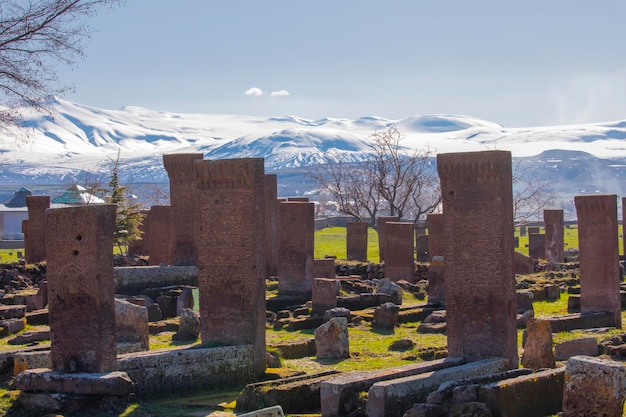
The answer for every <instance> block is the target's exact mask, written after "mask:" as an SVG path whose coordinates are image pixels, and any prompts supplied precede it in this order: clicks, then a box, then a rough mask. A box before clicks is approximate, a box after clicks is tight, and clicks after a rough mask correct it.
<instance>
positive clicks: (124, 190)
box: [106, 150, 144, 254]
mask: <svg viewBox="0 0 626 417" xmlns="http://www.w3.org/2000/svg"><path fill="white" fill-rule="evenodd" d="M119 166H120V151H119V150H118V151H117V158H116V159H115V161H113V168H112V170H111V180H110V181H109V184H108V190H107V196H106V202H107V203H109V204H117V218H116V221H115V233H114V241H115V245H116V246H117V247H118V249H119V250H120V253H122V254H125V253H126V250H127V248H128V244H129V243H130V242H131V241H133V240H137V239H139V238H140V237H141V230H140V229H139V227H140V225H141V223H142V222H143V218H144V215H143V214H142V213H140V212H139V208H140V206H139V204H133V203H132V202H131V200H130V199H129V198H128V186H122V185H121V184H120V178H119Z"/></svg>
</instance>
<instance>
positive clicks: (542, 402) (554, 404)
mask: <svg viewBox="0 0 626 417" xmlns="http://www.w3.org/2000/svg"><path fill="white" fill-rule="evenodd" d="M564 375H565V368H557V369H550V370H545V371H539V372H535V373H532V374H530V375H523V376H519V377H516V378H511V379H506V380H503V381H500V382H496V383H492V384H488V385H484V386H482V387H481V388H480V390H479V393H478V399H479V401H481V402H484V403H487V404H488V405H489V408H490V409H491V411H492V412H493V414H494V415H496V416H507V417H544V416H549V415H553V414H556V413H557V412H559V411H560V410H561V403H562V401H563V379H564Z"/></svg>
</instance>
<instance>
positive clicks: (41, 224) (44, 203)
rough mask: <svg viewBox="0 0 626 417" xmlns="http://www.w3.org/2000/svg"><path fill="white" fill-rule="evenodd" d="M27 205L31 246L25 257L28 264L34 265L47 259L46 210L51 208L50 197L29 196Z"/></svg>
mask: <svg viewBox="0 0 626 417" xmlns="http://www.w3.org/2000/svg"><path fill="white" fill-rule="evenodd" d="M26 205H27V206H28V241H29V245H27V246H28V250H24V252H26V253H25V254H24V257H25V259H26V262H27V263H29V264H34V263H36V262H42V261H44V260H45V259H46V209H47V208H49V207H50V197H49V196H40V195H27V196H26ZM24 249H26V248H24Z"/></svg>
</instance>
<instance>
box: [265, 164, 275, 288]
mask: <svg viewBox="0 0 626 417" xmlns="http://www.w3.org/2000/svg"><path fill="white" fill-rule="evenodd" d="M263 204H264V209H263V213H264V216H265V218H264V219H263V221H264V224H263V227H264V228H265V231H264V236H265V241H264V245H265V246H264V259H265V276H266V277H272V276H276V274H278V177H277V175H276V174H265V175H264V191H263Z"/></svg>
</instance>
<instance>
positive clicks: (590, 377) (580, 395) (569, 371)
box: [563, 356, 626, 417]
mask: <svg viewBox="0 0 626 417" xmlns="http://www.w3.org/2000/svg"><path fill="white" fill-rule="evenodd" d="M625 399H626V367H625V366H624V364H622V363H620V362H614V361H609V360H604V359H598V358H591V357H588V356H574V357H572V358H570V359H568V361H567V364H566V365H565V385H564V390H563V417H587V416H604V417H621V416H622V415H623V411H624V400H625Z"/></svg>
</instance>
